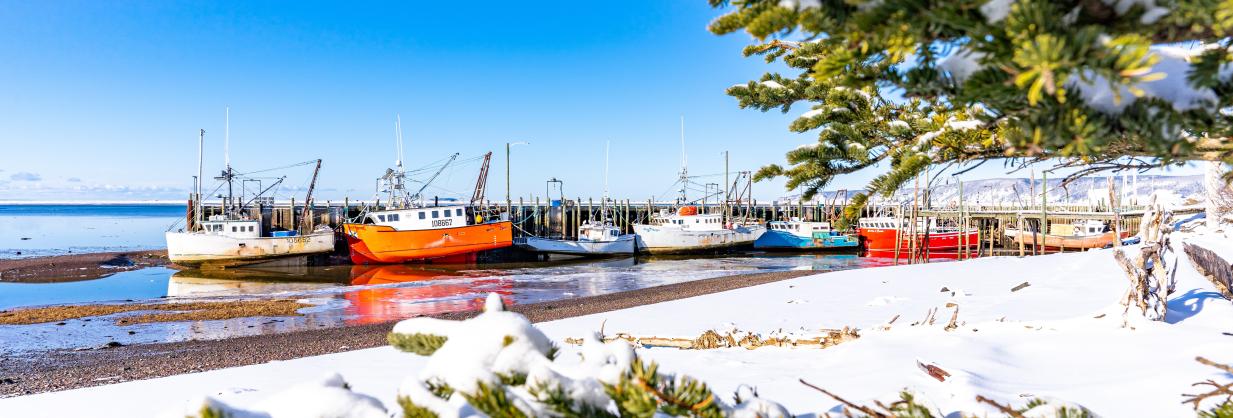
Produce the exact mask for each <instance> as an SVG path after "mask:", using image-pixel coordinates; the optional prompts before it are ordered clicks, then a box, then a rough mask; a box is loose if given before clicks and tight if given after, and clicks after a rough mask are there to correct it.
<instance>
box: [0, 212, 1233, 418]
mask: <svg viewBox="0 0 1233 418" xmlns="http://www.w3.org/2000/svg"><path fill="white" fill-rule="evenodd" d="M1187 242H1189V243H1194V244H1198V245H1201V246H1203V247H1205V248H1208V249H1211V250H1213V251H1215V252H1217V253H1218V254H1220V255H1221V256H1223V257H1225V258H1226V260H1227V259H1233V240H1231V239H1230V237H1229V236H1228V235H1226V234H1225V233H1221V232H1203V233H1176V234H1174V235H1173V246H1174V247H1175V248H1176V250H1177V251H1178V253H1179V254H1181V247H1182V245H1183V243H1187ZM1176 280H1177V286H1176V290H1175V291H1174V292H1173V293H1172V295H1171V296H1170V298H1169V301H1168V314H1167V316H1166V320H1165V321H1159V322H1156V321H1146V320H1144V319H1143V318H1141V317H1135V316H1134V312H1133V311H1132V312H1131V316H1130V320H1129V321H1128V322H1127V321H1124V319H1123V311H1124V309H1125V308H1124V307H1123V306H1122V305H1121V304H1120V301H1121V300H1122V299H1123V298H1124V297H1125V294H1126V291H1127V289H1128V280H1127V278H1126V276H1125V274H1124V273H1123V272H1122V271H1121V269H1120V267H1119V266H1118V265H1117V264H1116V263H1115V262H1114V260H1113V250H1096V251H1089V252H1084V253H1067V254H1055V255H1048V256H1040V257H1029V258H1010V257H995V258H984V259H976V260H969V261H962V262H954V263H937V264H921V265H901V266H893V267H882V268H872V269H861V270H851V271H840V272H831V273H823V274H818V275H811V276H805V277H800V278H795V279H790V280H785V281H779V282H774V283H768V284H764V285H760V286H755V287H748V288H743V289H736V290H730V291H726V292H721V293H714V294H708V295H702V296H696V297H691V298H686V299H679V300H673V301H667V302H661V303H655V304H650V305H645V306H639V307H634V308H628V309H621V310H616V311H610V312H604V313H598V314H592V315H585V316H579V317H573V318H567V319H562V320H556V321H550V322H544V323H540V324H538V325H537V326H538V327H539V328H540V329H542V330H543V331H544V332H545V333H546V334H547V335H548V336H549V337H550V338H551V339H552V340H553V341H554V342H555V343H556V344H557V345H559V346H561V347H562V349H563V352H564V355H566V356H568V355H570V353H571V352H574V351H577V350H578V348H576V346H574V345H571V344H569V343H567V342H566V339H573V338H577V337H582V336H584V335H587V334H589V333H592V332H595V331H598V330H600V329H601V327H602V328H603V330H604V332H605V333H606V335H609V336H611V335H616V334H618V333H625V334H629V335H631V336H634V337H644V338H645V337H663V338H671V337H682V338H688V339H692V338H697V337H698V336H699V335H701V334H703V333H704V332H706V331H708V330H713V331H716V332H718V333H720V334H727V333H732V334H733V335H734V336H737V338H740V336H743V335H744V334H745V333H747V332H752V333H755V334H758V335H759V336H761V337H764V338H765V337H771V336H780V337H787V338H809V337H811V336H818V335H820V334H824V333H825V332H826V330H832V329H839V328H843V327H852V328H856V329H858V330H859V331H858V332H859V334H860V338H858V339H855V340H853V341H850V342H846V343H843V344H839V345H837V346H834V347H830V348H826V349H816V348H785V347H763V348H758V349H753V350H748V349H745V348H720V349H708V350H681V349H676V348H639V349H638V350H637V352H638V354H639V356H641V357H642V358H644V359H651V360H654V361H656V362H658V363H660V365H661V368H662V369H663V370H667V371H672V372H676V373H681V374H686V375H690V376H693V377H696V378H699V379H701V380H703V381H705V382H707V383H708V384H710V385H712V388H713V389H714V390H715V392H716V393H717V394H720V395H724V396H728V395H729V394H731V393H733V392H734V391H736V390H737V389H738V388H739V387H741V386H742V385H747V386H752V387H755V388H756V389H757V392H758V394H759V395H760V396H761V397H763V398H766V399H770V400H774V401H777V402H780V403H782V404H783V405H784V406H785V407H787V409H788V410H789V411H791V412H792V413H794V414H810V413H816V414H821V413H824V412H827V411H831V412H834V411H837V410H838V409H836V408H838V407H840V403H839V402H838V401H836V400H834V399H831V398H829V397H827V396H825V395H823V394H822V393H819V392H818V391H815V390H814V389H811V388H809V387H807V386H805V385H803V384H801V383H800V382H799V381H798V379H803V380H805V381H808V382H809V383H811V384H813V385H817V386H819V387H822V388H826V389H827V390H829V391H831V392H833V393H835V394H838V395H840V396H842V397H844V398H845V399H848V400H852V401H857V402H864V401H872V400H874V399H880V400H884V401H886V400H893V399H895V398H897V396H898V393H899V392H900V391H901V390H904V389H908V390H910V391H912V392H914V393H916V394H917V395H918V397H919V400H921V401H923V403H924V404H926V405H932V406H933V407H934V408H935V409H936V410H937V411H939V412H941V413H943V414H949V413H953V412H957V411H984V412H988V413H991V414H992V413H994V412H996V411H995V410H993V409H990V407H989V406H987V405H983V404H980V403H978V402H976V400H975V398H976V396H977V395H982V396H985V397H987V398H991V399H994V400H996V401H998V402H1001V403H1003V404H1010V405H1016V406H1018V405H1022V404H1023V403H1025V402H1027V400H1028V399H1031V398H1046V399H1049V398H1052V399H1059V400H1063V401H1066V402H1070V403H1073V404H1078V405H1082V406H1083V407H1085V408H1088V409H1089V410H1091V411H1092V412H1095V413H1096V414H1099V415H1103V416H1188V415H1192V414H1193V411H1192V407H1191V406H1190V405H1187V404H1183V403H1182V401H1183V400H1184V399H1185V398H1184V397H1183V394H1186V393H1196V392H1197V391H1199V388H1193V387H1191V384H1192V383H1195V382H1199V381H1203V380H1206V379H1215V380H1217V381H1223V380H1226V379H1227V375H1225V373H1223V372H1220V371H1219V370H1216V369H1213V368H1211V367H1208V366H1204V365H1201V364H1199V363H1197V362H1195V361H1194V358H1195V357H1196V356H1203V357H1206V358H1210V359H1212V360H1214V361H1217V362H1224V363H1227V362H1233V357H1231V356H1230V355H1229V353H1230V352H1233V336H1230V335H1229V334H1228V333H1229V332H1230V328H1229V322H1228V318H1229V317H1230V316H1231V315H1233V305H1230V303H1229V301H1228V300H1226V299H1224V298H1223V297H1222V296H1221V295H1220V293H1219V292H1218V291H1217V290H1216V289H1215V287H1214V286H1213V285H1212V284H1211V283H1210V282H1209V281H1208V279H1206V278H1205V277H1203V276H1202V275H1201V274H1200V273H1199V272H1198V271H1197V270H1195V268H1194V267H1193V266H1191V264H1190V261H1189V260H1188V259H1187V258H1186V256H1185V255H1184V254H1181V256H1180V257H1179V261H1178V267H1177V270H1176ZM1024 283H1027V286H1023V284H1024ZM956 307H957V309H958V314H957V316H955V318H956V320H955V321H954V324H953V326H948V325H950V324H948V322H950V318H951V317H952V315H953V313H954V312H955V310H956ZM931 311H932V312H935V313H934V314H933V315H932V316H933V318H934V320H933V321H929V320H927V319H926V318H927V316H928V315H929V313H930V312H931ZM425 362H426V358H425V357H419V356H416V355H413V354H408V353H403V352H399V351H397V350H395V349H393V348H391V347H388V346H387V347H379V348H371V349H365V350H357V351H349V352H342V353H337V354H329V355H323V356H315V357H307V358H300V359H295V360H289V361H278V362H271V363H265V364H259V365H252V366H244V367H236V368H229V369H221V370H214V371H209V372H203V373H193V374H184V375H178V376H172V377H165V378H159V379H151V380H143V381H133V382H126V383H120V384H113V385H106V386H98V387H93V388H85V389H77V390H71V391H64V392H54V393H44V394H37V395H30V396H24V397H17V398H10V399H3V400H0V410H3V411H6V413H13V414H14V416H30V417H38V416H74V415H90V416H150V415H161V414H168V413H170V414H173V415H174V414H177V413H180V412H182V411H183V408H184V405H185V402H188V401H189V400H191V399H193V398H197V397H199V396H202V395H211V396H215V397H217V398H218V399H221V400H224V401H225V402H227V403H229V404H232V405H238V406H252V405H256V404H258V403H260V402H261V401H262V400H264V399H267V398H269V397H270V396H272V395H273V394H276V393H278V392H279V391H282V390H284V389H286V388H288V387H291V386H294V385H295V384H297V383H300V382H303V381H306V380H312V379H314V378H317V377H320V376H322V375H324V374H326V373H328V372H337V373H339V374H340V375H341V376H342V377H343V378H344V379H346V381H347V382H348V383H349V384H350V386H351V388H352V390H354V391H355V392H358V393H363V394H367V395H372V396H374V397H376V398H377V399H380V400H381V402H382V403H383V404H384V405H385V407H386V408H387V409H389V410H390V411H392V412H396V411H398V410H399V407H398V404H397V403H396V402H395V398H396V396H397V391H398V388H399V387H400V385H402V382H403V381H404V380H405V379H407V378H408V377H411V376H415V375H416V374H417V372H418V370H419V369H420V368H422V367H423V366H424V364H425ZM918 362H919V363H921V364H926V365H934V366H937V367H939V368H941V369H943V370H945V371H946V372H948V373H949V374H950V377H949V378H946V380H945V381H938V380H935V379H934V378H933V377H930V375H929V374H927V373H926V372H925V371H923V370H922V369H921V367H920V366H919V365H918Z"/></svg>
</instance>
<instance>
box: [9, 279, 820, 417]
mask: <svg viewBox="0 0 1233 418" xmlns="http://www.w3.org/2000/svg"><path fill="white" fill-rule="evenodd" d="M815 273H816V272H814V271H783V272H768V273H753V274H742V275H736V276H728V277H718V278H713V279H706V280H697V281H692V282H686V283H677V284H671V285H665V286H658V287H651V288H646V289H639V290H631V291H626V292H619V293H612V294H607V295H599V296H588V297H579V298H573V299H565V300H559V301H552V302H542V303H534V304H527V305H515V306H513V307H511V308H510V310H512V311H515V312H518V313H521V314H523V315H526V316H527V318H528V319H530V320H531V321H533V322H544V321H552V320H557V319H563V318H570V317H574V316H581V315H589V314H593V313H599V312H607V311H613V310H618V309H626V308H632V307H636V306H641V305H646V304H652V303H659V302H665V301H669V300H675V299H683V298H688V297H693V296H699V295H705V294H709V293H716V292H722V291H726V290H732V289H738V288H742V287H748V286H756V285H760V284H764V283H770V282H775V281H780V280H785V279H790V278H795V277H800V276H804V275H809V274H815ZM475 314H476V312H456V313H450V314H444V315H437V316H438V317H441V318H449V319H462V318H468V317H471V316H474V315H475ZM393 325H394V323H393V322H387V323H380V324H370V325H361V326H350V327H341V328H324V329H317V330H307V331H297V332H290V333H283V334H269V335H258V336H249V337H238V338H231V339H225V340H210V341H184V342H175V343H163V344H148V345H133V346H119V347H109V348H102V349H97V350H84V351H51V352H47V353H44V354H43V355H39V356H37V357H34V358H32V357H31V356H29V355H24V356H15V355H0V397H11V396H21V395H28V394H33V393H40V392H50V391H59V390H67V389H73V388H81V387H89V386H98V385H105V384H111V383H117V382H123V381H129V380H141V379H150V378H155V377H162V376H170V375H176V374H183V373H192V372H200V371H206V370H213V369H220V368H225V367H236V366H244V365H249V364H258V363H266V362H270V361H276V360H288V359H294V358H299V357H307V356H315V355H321V354H329V353H336V352H341V351H349V350H357V349H361V348H369V347H377V346H382V345H385V344H386V340H385V336H386V334H387V333H389V331H390V329H391V328H392V327H393Z"/></svg>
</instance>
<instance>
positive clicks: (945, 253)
mask: <svg viewBox="0 0 1233 418" xmlns="http://www.w3.org/2000/svg"><path fill="white" fill-rule="evenodd" d="M861 256H864V257H877V258H885V259H890V260H894V259H895V250H889V251H887V250H865V253H864V254H861ZM969 257H970V258H976V257H977V254H976V251H975V250H973V251H972V252H971V253H963V252H960V251H958V250H953V249H952V250H937V251H934V250H931V251H929V254H928V255H925V254H922V255H921V256H920V257H919V258H920V259H927V260H928V261H953V260H959V259H964V260H966V259H968V258H969ZM908 259H909V257H908V252H907V251H901V252H899V262H900V263H907V262H908ZM893 263H894V262H893V261H892V264H893Z"/></svg>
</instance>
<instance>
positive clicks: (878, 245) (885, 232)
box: [856, 216, 980, 251]
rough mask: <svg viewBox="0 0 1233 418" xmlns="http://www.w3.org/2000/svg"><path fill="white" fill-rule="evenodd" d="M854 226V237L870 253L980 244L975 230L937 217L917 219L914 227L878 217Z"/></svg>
mask: <svg viewBox="0 0 1233 418" xmlns="http://www.w3.org/2000/svg"><path fill="white" fill-rule="evenodd" d="M857 225H859V227H858V228H857V230H856V232H857V235H859V236H860V238H861V240H862V241H863V242H864V246H865V249H866V250H869V251H894V250H895V246H896V244H898V246H899V250H900V251H906V250H910V249H912V248H916V249H918V250H921V249H927V250H929V251H946V250H957V249H960V248H965V247H967V248H972V247H977V246H979V245H980V244H979V243H980V232H979V231H977V230H976V229H974V228H967V229H961V228H959V227H956V226H949V225H943V224H939V223H938V220H937V219H936V218H928V219H924V218H922V219H918V220H916V225H915V227H913V225H912V224H911V223H910V221H907V220H905V219H899V218H895V217H890V216H877V217H868V218H861V219H860V221H858V222H857ZM913 235H914V236H915V237H913ZM913 242H915V245H913Z"/></svg>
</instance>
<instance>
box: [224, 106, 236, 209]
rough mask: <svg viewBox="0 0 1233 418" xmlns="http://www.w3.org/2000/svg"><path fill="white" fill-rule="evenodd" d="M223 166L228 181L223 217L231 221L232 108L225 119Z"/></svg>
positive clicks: (232, 200) (228, 107) (226, 112)
mask: <svg viewBox="0 0 1233 418" xmlns="http://www.w3.org/2000/svg"><path fill="white" fill-rule="evenodd" d="M223 166H224V167H226V168H225V169H224V171H223V179H224V180H227V204H226V205H225V207H224V212H226V213H224V214H223V215H224V216H226V217H227V219H231V218H230V215H231V211H232V207H231V206H232V205H233V204H234V202H235V197H234V196H232V193H233V190H232V187H231V179H232V177H234V176H233V174H232V172H231V106H227V107H226V110H225V114H224V119H223Z"/></svg>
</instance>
